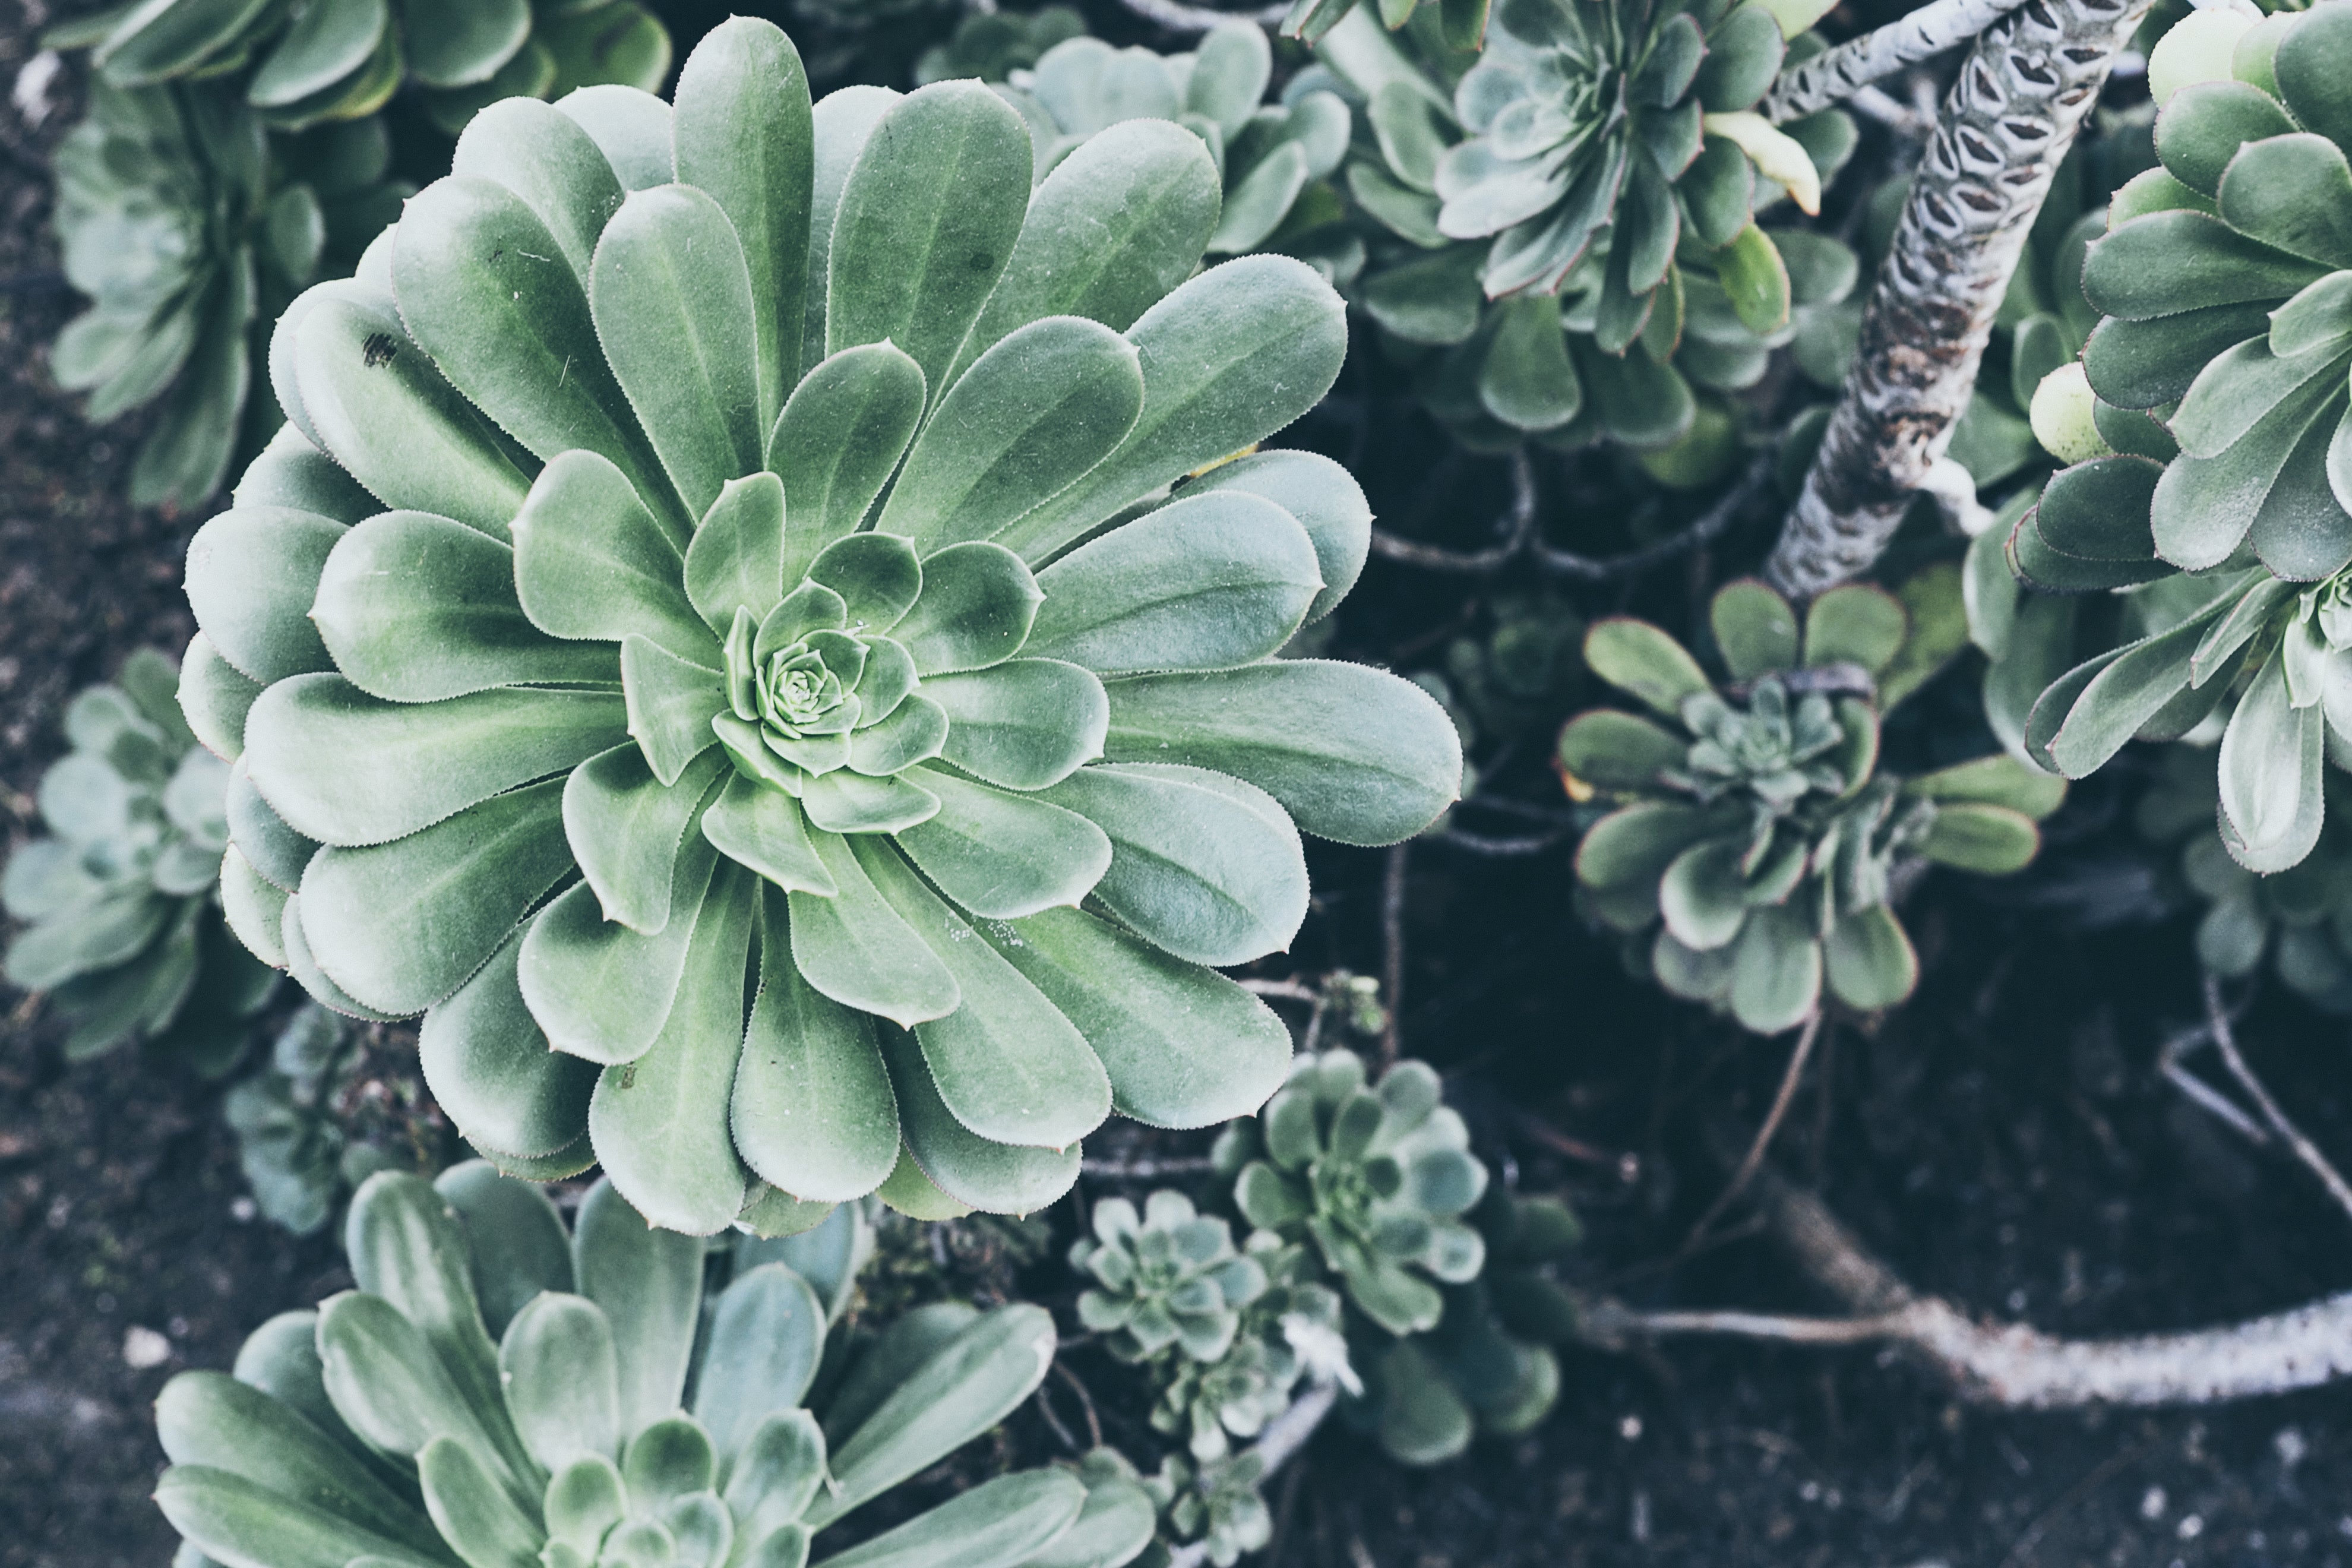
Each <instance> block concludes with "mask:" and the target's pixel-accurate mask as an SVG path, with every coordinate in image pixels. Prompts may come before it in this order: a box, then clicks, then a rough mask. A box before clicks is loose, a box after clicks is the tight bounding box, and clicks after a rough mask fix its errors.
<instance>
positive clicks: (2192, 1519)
mask: <svg viewBox="0 0 2352 1568" xmlns="http://www.w3.org/2000/svg"><path fill="white" fill-rule="evenodd" d="M2173 1533H2174V1534H2176V1535H2178V1536H2179V1537H2180V1539H2181V1540H2183V1541H2194V1540H2196V1539H2197V1538H2198V1537H2199V1536H2200V1535H2202V1534H2204V1533H2205V1521H2203V1520H2202V1519H2200V1518H2199V1517H2198V1516H2197V1515H2195V1514H2193V1513H2192V1514H2189V1515H2186V1516H2184V1517H2183V1518H2182V1520H2181V1521H2180V1524H2179V1528H2178V1529H2176V1530H2175V1531H2173Z"/></svg>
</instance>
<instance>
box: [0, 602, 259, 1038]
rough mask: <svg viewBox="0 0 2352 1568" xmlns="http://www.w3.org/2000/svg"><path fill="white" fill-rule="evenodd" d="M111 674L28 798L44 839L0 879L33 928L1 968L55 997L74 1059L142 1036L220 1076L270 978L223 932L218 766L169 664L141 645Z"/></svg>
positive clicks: (80, 707) (72, 713) (87, 701)
mask: <svg viewBox="0 0 2352 1568" xmlns="http://www.w3.org/2000/svg"><path fill="white" fill-rule="evenodd" d="M116 679H117V681H118V682H119V684H116V685H108V686H93V687H90V688H89V689H86V690H84V691H82V692H81V693H79V695H78V696H76V697H75V698H74V700H73V701H72V702H71V703H70V704H68V706H67V709H66V718H65V730H66V738H67V739H68V741H70V742H72V745H73V749H72V750H71V751H70V752H67V753H66V755H65V756H63V757H62V758H60V759H58V761H57V762H56V763H51V764H50V766H49V769H48V771H47V773H44V774H42V775H41V784H40V789H39V792H38V797H37V798H38V801H39V805H40V812H41V819H42V821H43V823H44V824H46V825H47V827H48V830H49V833H48V837H41V838H36V839H34V840H32V841H31V842H30V843H27V844H25V845H23V846H22V847H19V848H17V850H16V852H15V854H13V855H12V856H11V857H10V858H9V860H8V867H7V871H6V873H5V876H0V908H5V910H7V912H8V914H9V915H11V916H13V917H14V918H16V919H17V920H20V921H26V922H27V925H26V929H25V930H24V931H19V932H18V933H17V934H16V938H15V939H14V940H13V941H11V942H9V944H8V950H7V958H6V962H5V974H6V977H7V980H8V983H9V984H12V985H21V986H23V987H24V988H25V989H26V990H27V991H47V992H49V993H51V994H52V1002H53V1004H54V1005H55V1006H56V1008H57V1010H58V1013H59V1014H60V1015H61V1016H64V1017H65V1018H66V1019H67V1021H68V1023H69V1024H70V1025H71V1027H70V1028H69V1029H68V1032H67V1035H66V1042H65V1052H66V1058H67V1059H68V1060H69V1061H79V1060H81V1059H83V1058H88V1057H93V1056H96V1055H98V1054H99V1053H100V1052H101V1051H106V1050H110V1049H112V1048H113V1047H117V1046H120V1045H123V1044H125V1043H127V1042H130V1041H133V1040H136V1041H139V1042H141V1043H142V1044H143V1045H146V1046H148V1047H152V1048H153V1049H155V1050H157V1051H158V1052H162V1053H164V1054H168V1055H171V1056H174V1057H177V1058H181V1059H183V1060H185V1061H186V1062H188V1063H189V1064H190V1065H191V1066H193V1067H194V1068H195V1069H196V1070H197V1071H198V1072H200V1073H202V1074H204V1075H205V1077H207V1078H217V1077H219V1076H220V1075H222V1074H224V1073H226V1072H227V1071H228V1070H229V1069H230V1068H233V1067H235V1066H236V1061H237V1058H239V1057H240V1056H241V1055H243V1054H244V1051H245V1046H246V1039H247V1035H248V1033H249V1032H250V1030H251V1020H252V1019H253V1017H254V1016H255V1015H256V1014H257V1013H259V1012H260V1011H261V1009H262V1007H263V1006H264V1005H266V1004H267V1003H268V1000H269V994H270V991H271V989H272V988H273V986H274V984H275V983H276V980H277V976H276V975H274V974H272V973H270V972H269V971H268V969H267V968H264V967H262V966H261V965H259V964H257V963H254V961H253V960H252V959H251V958H250V957H248V956H247V954H246V953H245V952H244V951H243V950H242V949H240V948H239V947H238V945H237V943H236V942H235V941H233V940H231V939H230V937H229V935H228V933H227V931H225V930H224V929H223V928H222V924H221V916H220V910H219V908H218V906H217V904H216V903H215V899H214V895H213V886H214V883H215V879H217V877H218V873H219V865H220V854H221V848H222V846H223V845H224V844H225V843H226V841H227V837H228V826H227V824H226V822H225V821H224V820H223V818H222V801H223V798H224V797H225V795H226V793H227V787H228V773H227V770H226V768H224V767H223V766H222V765H221V763H219V762H218V761H217V760H216V759H215V758H214V757H213V756H212V755H211V754H210V753H209V752H205V750H204V748H202V747H201V746H198V745H197V744H196V743H195V738H194V736H193V735H191V734H190V733H189V732H188V726H187V724H186V722H185V721H183V720H182V719H181V717H180V710H179V707H178V704H177V703H176V702H175V701H174V700H173V687H174V685H175V684H176V677H175V675H174V672H173V668H172V661H171V660H170V659H168V658H164V657H163V655H162V654H160V653H157V652H156V651H155V650H154V649H152V648H142V649H140V650H139V651H138V652H136V653H134V654H132V655H131V657H130V658H128V659H126V660H124V661H123V665H122V669H121V674H120V675H118V676H117V677H116Z"/></svg>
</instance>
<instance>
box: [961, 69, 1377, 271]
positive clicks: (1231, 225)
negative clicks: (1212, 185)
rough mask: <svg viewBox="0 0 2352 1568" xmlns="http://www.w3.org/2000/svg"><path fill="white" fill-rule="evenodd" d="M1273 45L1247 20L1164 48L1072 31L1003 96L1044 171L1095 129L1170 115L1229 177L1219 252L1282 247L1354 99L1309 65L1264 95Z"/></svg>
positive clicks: (1345, 131) (1343, 139)
mask: <svg viewBox="0 0 2352 1568" xmlns="http://www.w3.org/2000/svg"><path fill="white" fill-rule="evenodd" d="M1273 79H1274V51H1273V49H1272V47H1270V46H1269V45H1268V44H1267V43H1266V38H1265V33H1264V32H1262V31H1260V30H1259V29H1258V28H1257V27H1256V26H1253V25H1251V24H1249V23H1245V22H1229V23H1226V24H1224V25H1223V26H1218V27H1215V28H1213V29H1211V30H1210V31H1209V32H1208V33H1207V34H1206V35H1204V36H1203V37H1202V39H1201V42H1200V46H1199V47H1197V48H1196V49H1193V50H1192V51H1189V52H1187V53H1183V54H1175V55H1160V54H1155V53H1153V52H1152V51H1151V50H1150V49H1147V48H1142V47H1129V48H1124V49H1115V48H1113V47H1111V46H1110V45H1108V44H1107V43H1104V42H1103V41H1102V40H1101V39H1100V38H1093V37H1074V38H1070V39H1068V40H1066V41H1065V42H1063V43H1060V44H1056V45H1055V46H1054V47H1052V48H1050V49H1047V50H1046V51H1045V53H1044V55H1042V56H1041V57H1039V58H1038V59H1037V62H1036V64H1035V66H1034V68H1032V69H1029V70H1027V71H1023V72H1016V73H1014V74H1013V85H1012V86H1011V87H1008V88H1007V89H1005V97H1006V98H1007V100H1009V101H1010V102H1012V104H1013V106H1014V107H1015V108H1017V109H1019V110H1021V113H1022V117H1023V118H1024V119H1025V120H1026V121H1028V122H1029V129H1030V135H1031V138H1032V140H1033V141H1034V142H1035V144H1036V158H1037V176H1038V178H1039V179H1041V180H1042V179H1044V178H1045V175H1046V174H1049V173H1051V172H1052V170H1053V169H1054V168H1055V166H1056V165H1058V164H1059V163H1061V161H1062V160H1063V159H1065V158H1066V157H1068V156H1069V155H1070V153H1072V152H1073V151H1075V150H1076V148H1078V147H1081V146H1083V145H1085V143H1086V142H1087V139H1088V138H1090V137H1092V136H1095V135H1097V134H1099V133H1100V132H1104V131H1107V130H1108V129H1109V128H1110V127H1112V126H1114V125H1119V124H1123V123H1125V122H1127V121H1131V120H1169V121H1175V122H1176V123H1178V124H1180V125H1182V126H1185V127H1186V128H1188V129H1189V130H1191V131H1192V132H1193V133H1194V134H1196V135H1198V136H1199V137H1200V138H1201V140H1202V142H1203V143H1205V144H1206V145H1207V147H1208V149H1209V155H1210V157H1211V159H1212V160H1213V161H1214V163H1216V166H1217V170H1218V174H1219V177H1220V181H1221V184H1222V188H1223V201H1222V203H1221V205H1220V208H1219V212H1218V217H1217V223H1216V227H1215V228H1214V229H1213V231H1212V232H1211V233H1210V236H1209V243H1208V250H1209V252H1210V253H1211V254H1213V255H1237V254H1239V253H1241V252H1244V251H1251V250H1257V249H1261V248H1267V247H1270V246H1274V247H1278V245H1279V242H1280V241H1281V239H1282V238H1283V237H1285V228H1286V223H1287V222H1288V220H1290V219H1291V217H1292V215H1293V213H1294V212H1295V211H1297V210H1299V209H1300V207H1301V203H1302V198H1303V197H1305V196H1306V195H1307V192H1308V190H1309V187H1310V186H1312V185H1315V184H1316V183H1317V182H1320V181H1323V180H1325V179H1327V178H1328V176H1329V175H1330V174H1332V173H1333V172H1334V171H1336V170H1337V169H1338V168H1339V163H1340V161H1341V160H1342V159H1343V158H1345V157H1346V156H1347V153H1348V135H1349V112H1348V105H1347V104H1346V103H1345V102H1344V101H1343V100H1341V99H1340V98H1339V94H1337V93H1336V92H1332V91H1330V90H1328V89H1326V88H1324V87H1321V86H1318V85H1317V79H1316V78H1314V77H1306V78H1304V79H1300V80H1298V81H1297V82H1296V83H1295V84H1294V86H1293V88H1291V89H1286V90H1285V92H1284V95H1283V99H1282V101H1281V102H1279V103H1277V104H1266V103H1265V101H1264V100H1265V91H1266V87H1267V84H1268V83H1269V82H1271V81H1272V80H1273Z"/></svg>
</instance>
